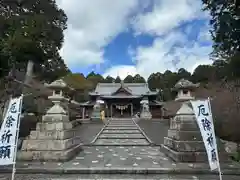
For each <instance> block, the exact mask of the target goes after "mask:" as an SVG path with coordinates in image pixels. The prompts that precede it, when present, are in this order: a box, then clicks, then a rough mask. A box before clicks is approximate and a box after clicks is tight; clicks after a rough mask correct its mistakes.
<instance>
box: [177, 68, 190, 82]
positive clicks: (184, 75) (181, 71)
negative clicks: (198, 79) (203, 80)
mask: <svg viewBox="0 0 240 180" xmlns="http://www.w3.org/2000/svg"><path fill="white" fill-rule="evenodd" d="M182 78H183V79H187V80H190V79H191V73H190V72H188V71H187V70H186V69H184V68H180V69H179V70H178V79H182Z"/></svg>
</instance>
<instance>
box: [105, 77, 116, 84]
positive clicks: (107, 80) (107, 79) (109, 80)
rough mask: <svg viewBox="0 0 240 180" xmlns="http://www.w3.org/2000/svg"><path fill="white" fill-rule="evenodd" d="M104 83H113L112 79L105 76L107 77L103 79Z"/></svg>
mask: <svg viewBox="0 0 240 180" xmlns="http://www.w3.org/2000/svg"><path fill="white" fill-rule="evenodd" d="M104 82H105V83H113V82H114V78H113V77H111V76H107V77H106V78H105V79H104Z"/></svg>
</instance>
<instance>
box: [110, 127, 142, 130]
mask: <svg viewBox="0 0 240 180" xmlns="http://www.w3.org/2000/svg"><path fill="white" fill-rule="evenodd" d="M105 130H138V127H136V126H135V127H118V126H111V127H105Z"/></svg>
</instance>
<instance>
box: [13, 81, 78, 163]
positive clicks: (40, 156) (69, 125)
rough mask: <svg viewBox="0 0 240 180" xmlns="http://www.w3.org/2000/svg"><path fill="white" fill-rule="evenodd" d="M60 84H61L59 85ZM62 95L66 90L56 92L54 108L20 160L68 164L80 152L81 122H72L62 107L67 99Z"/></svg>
mask: <svg viewBox="0 0 240 180" xmlns="http://www.w3.org/2000/svg"><path fill="white" fill-rule="evenodd" d="M58 81H59V80H58ZM57 83H60V82H55V85H57ZM61 83H63V82H62V81H61ZM50 85H51V84H50ZM50 87H51V86H50ZM62 95H63V93H62V91H60V92H59V91H58V93H56V92H55V90H54V91H53V95H52V96H50V97H49V99H51V100H52V102H53V103H54V105H53V106H52V107H51V108H50V109H49V110H48V111H47V113H46V115H44V116H43V117H42V122H38V123H37V127H36V130H33V131H31V133H30V135H29V136H28V137H27V138H26V139H25V140H24V141H23V144H22V149H21V150H20V151H19V152H18V155H17V158H18V159H19V160H27V161H34V160H37V161H67V160H69V159H71V158H73V157H74V156H75V155H76V154H77V153H78V152H79V151H80V149H81V148H80V137H79V136H78V123H77V121H69V112H68V108H66V107H63V105H62V103H63V102H64V101H65V100H66V99H65V98H64V97H63V96H62Z"/></svg>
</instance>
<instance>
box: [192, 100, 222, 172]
mask: <svg viewBox="0 0 240 180" xmlns="http://www.w3.org/2000/svg"><path fill="white" fill-rule="evenodd" d="M191 104H192V107H193V110H194V113H195V116H196V120H197V124H198V127H199V129H200V132H201V135H202V138H203V142H204V145H205V149H206V151H207V156H208V162H209V166H210V168H211V170H215V169H217V168H219V158H218V150H217V142H216V136H215V131H214V124H213V118H212V112H211V106H210V102H209V100H196V101H191Z"/></svg>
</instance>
